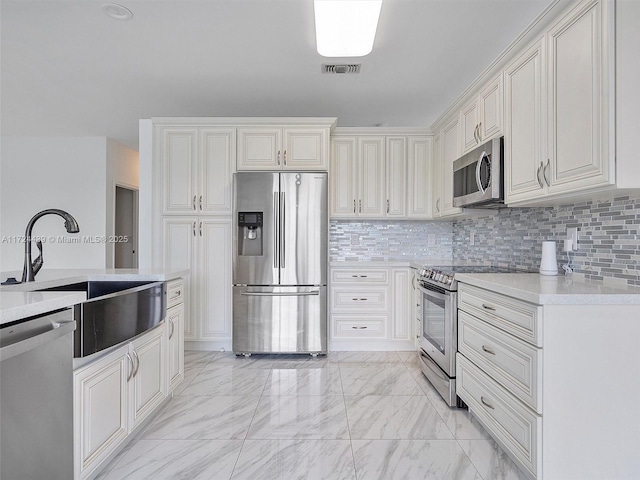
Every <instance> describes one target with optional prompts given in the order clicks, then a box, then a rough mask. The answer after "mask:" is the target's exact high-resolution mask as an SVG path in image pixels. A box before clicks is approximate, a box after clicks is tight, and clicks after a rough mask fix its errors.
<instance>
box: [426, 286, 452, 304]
mask: <svg viewBox="0 0 640 480" xmlns="http://www.w3.org/2000/svg"><path fill="white" fill-rule="evenodd" d="M418 290H420V291H421V292H422V293H423V294H424V295H427V296H430V297H435V298H437V299H439V300H446V299H447V296H448V295H451V294H450V293H449V294H446V293H440V292H437V291H435V290H430V289H428V288H424V287H423V286H422V285H420V284H418Z"/></svg>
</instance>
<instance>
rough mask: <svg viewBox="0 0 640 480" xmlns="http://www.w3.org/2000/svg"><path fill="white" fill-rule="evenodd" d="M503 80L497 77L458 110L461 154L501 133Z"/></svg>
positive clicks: (500, 76)
mask: <svg viewBox="0 0 640 480" xmlns="http://www.w3.org/2000/svg"><path fill="white" fill-rule="evenodd" d="M502 105H503V79H502V75H499V76H498V77H496V78H495V79H493V80H492V81H491V82H489V83H488V84H487V85H486V86H485V88H483V89H482V91H481V92H480V94H479V95H478V96H477V97H474V98H473V99H471V100H470V101H469V102H468V103H467V104H466V105H465V106H464V107H462V109H461V110H460V129H461V134H462V154H464V153H467V152H468V151H470V150H473V149H474V148H475V147H477V146H478V145H479V144H481V143H484V142H486V141H487V140H490V139H491V138H493V137H497V136H499V135H500V134H501V133H502Z"/></svg>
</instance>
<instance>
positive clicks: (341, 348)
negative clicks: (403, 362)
mask: <svg viewBox="0 0 640 480" xmlns="http://www.w3.org/2000/svg"><path fill="white" fill-rule="evenodd" d="M329 351H330V352H415V351H416V346H415V345H414V344H413V342H410V341H408V340H393V341H390V340H379V341H375V340H369V341H357V342H354V341H353V340H330V341H329Z"/></svg>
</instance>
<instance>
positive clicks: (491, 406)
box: [480, 397, 496, 410]
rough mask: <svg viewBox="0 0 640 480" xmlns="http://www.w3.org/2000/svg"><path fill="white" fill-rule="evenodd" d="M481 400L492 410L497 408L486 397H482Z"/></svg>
mask: <svg viewBox="0 0 640 480" xmlns="http://www.w3.org/2000/svg"><path fill="white" fill-rule="evenodd" d="M480 401H481V402H482V404H483V405H484V406H485V407H488V408H490V409H491V410H495V409H496V407H494V406H493V405H491V404H490V403H489V402H487V401H486V400H485V399H484V397H480Z"/></svg>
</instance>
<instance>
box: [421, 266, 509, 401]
mask: <svg viewBox="0 0 640 480" xmlns="http://www.w3.org/2000/svg"><path fill="white" fill-rule="evenodd" d="M509 272H513V270H512V269H506V268H501V267H493V266H485V265H448V266H436V267H426V266H425V267H423V268H421V269H420V270H418V285H417V287H418V290H419V291H420V293H421V294H422V301H421V302H420V303H421V306H422V336H421V337H420V349H419V350H418V353H419V356H420V367H421V370H422V373H423V374H424V375H425V376H426V377H427V379H428V380H429V381H430V382H431V384H432V385H433V386H434V387H435V389H436V390H437V391H438V393H440V395H442V398H444V399H445V401H446V402H447V403H448V404H449V406H450V407H453V406H454V405H457V406H459V407H462V406H464V403H463V402H462V400H460V399H459V398H458V397H457V395H456V351H457V350H458V341H457V339H458V281H457V279H456V274H457V273H509Z"/></svg>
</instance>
